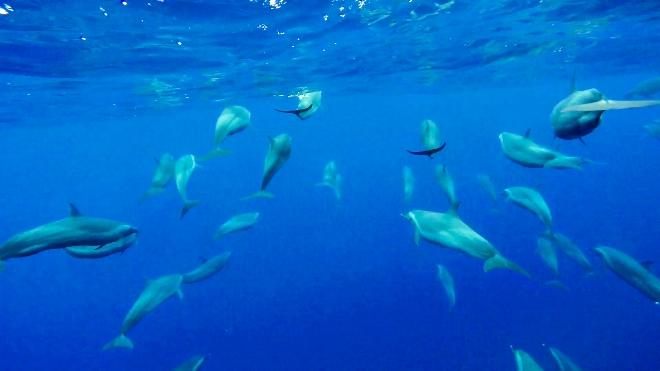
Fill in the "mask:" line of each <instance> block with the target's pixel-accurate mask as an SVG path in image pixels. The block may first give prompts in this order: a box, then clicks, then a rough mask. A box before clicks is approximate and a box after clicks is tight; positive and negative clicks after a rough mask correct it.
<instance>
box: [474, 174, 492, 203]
mask: <svg viewBox="0 0 660 371" xmlns="http://www.w3.org/2000/svg"><path fill="white" fill-rule="evenodd" d="M477 182H478V183H479V185H480V186H481V188H483V189H484V191H486V193H488V195H489V196H490V198H492V199H493V201H497V192H496V191H495V185H493V181H492V180H491V179H490V177H489V176H488V175H486V174H478V175H477Z"/></svg>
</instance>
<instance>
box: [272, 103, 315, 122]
mask: <svg viewBox="0 0 660 371" xmlns="http://www.w3.org/2000/svg"><path fill="white" fill-rule="evenodd" d="M313 106H314V105H313V104H310V105H309V106H308V107H307V108H300V109H292V110H282V109H277V108H275V111H277V112H282V113H291V114H294V115H296V117H298V118H299V119H301V120H304V119H306V117H303V116H302V115H301V113H304V112H307V111H309V110H310V109H312V107H313Z"/></svg>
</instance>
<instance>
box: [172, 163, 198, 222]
mask: <svg viewBox="0 0 660 371" xmlns="http://www.w3.org/2000/svg"><path fill="white" fill-rule="evenodd" d="M197 167H199V165H197V161H195V156H194V155H184V156H181V157H179V159H178V160H176V163H175V164H174V178H175V181H176V189H177V190H178V191H179V195H180V196H181V200H182V201H183V208H181V214H180V217H181V218H183V217H184V216H186V214H187V213H188V211H190V209H192V208H193V207H195V206H197V205H199V201H193V200H189V199H188V194H187V189H188V181H189V180H190V176H191V175H192V173H193V172H194V171H195V169H197Z"/></svg>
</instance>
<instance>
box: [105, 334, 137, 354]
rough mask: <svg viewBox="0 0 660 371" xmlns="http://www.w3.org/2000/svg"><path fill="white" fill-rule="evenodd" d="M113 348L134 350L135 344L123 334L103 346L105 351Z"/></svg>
mask: <svg viewBox="0 0 660 371" xmlns="http://www.w3.org/2000/svg"><path fill="white" fill-rule="evenodd" d="M113 348H127V349H133V342H132V341H131V339H129V338H128V336H126V335H124V334H121V335H119V336H117V337H116V338H114V339H112V340H111V341H110V342H109V343H107V344H105V345H104V346H103V350H108V349H113Z"/></svg>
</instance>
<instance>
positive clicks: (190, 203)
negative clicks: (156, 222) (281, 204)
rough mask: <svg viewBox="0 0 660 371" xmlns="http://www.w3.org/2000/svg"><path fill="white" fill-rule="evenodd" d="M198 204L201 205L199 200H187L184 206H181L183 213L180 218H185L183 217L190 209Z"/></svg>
mask: <svg viewBox="0 0 660 371" xmlns="http://www.w3.org/2000/svg"><path fill="white" fill-rule="evenodd" d="M197 205H199V201H190V200H188V201H186V202H185V203H184V204H183V207H182V208H181V214H180V215H179V219H183V217H184V216H186V214H187V213H188V211H190V209H192V208H193V207H195V206H197Z"/></svg>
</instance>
